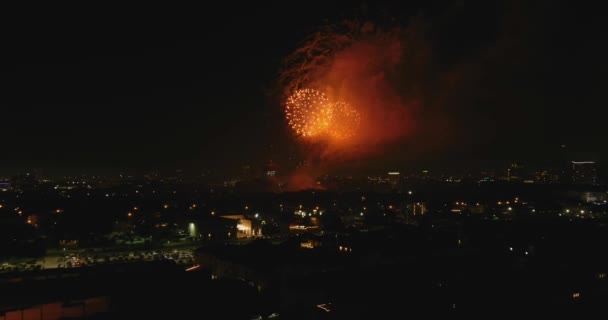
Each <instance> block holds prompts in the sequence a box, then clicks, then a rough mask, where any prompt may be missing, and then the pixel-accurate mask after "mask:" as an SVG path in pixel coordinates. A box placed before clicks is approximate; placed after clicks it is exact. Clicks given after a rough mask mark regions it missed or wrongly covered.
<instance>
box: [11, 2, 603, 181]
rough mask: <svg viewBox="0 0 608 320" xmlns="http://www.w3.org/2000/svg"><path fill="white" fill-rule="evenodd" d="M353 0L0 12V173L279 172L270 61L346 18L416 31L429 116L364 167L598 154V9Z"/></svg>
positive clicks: (277, 112)
mask: <svg viewBox="0 0 608 320" xmlns="http://www.w3.org/2000/svg"><path fill="white" fill-rule="evenodd" d="M364 3H365V2H359V3H356V4H354V5H353V4H350V5H344V4H341V3H332V4H329V5H328V4H324V3H323V2H318V3H315V2H306V3H302V4H300V3H290V2H286V1H282V2H277V3H271V2H268V3H266V4H265V5H261V4H259V3H256V4H248V5H244V6H243V5H237V4H236V3H231V2H226V3H224V4H215V5H214V6H209V7H207V8H196V9H195V8H194V7H192V8H186V7H183V8H182V7H179V8H178V7H173V8H166V7H155V8H150V7H143V6H142V7H135V8H123V7H114V8H96V7H86V8H84V7H83V8H72V7H69V8H58V7H49V8H36V10H33V9H32V8H19V9H14V10H13V11H5V12H4V15H5V16H7V18H3V21H2V28H3V37H2V66H1V68H0V81H1V85H2V95H0V111H1V112H2V116H1V118H0V119H1V121H2V133H3V135H2V137H3V139H2V144H1V150H2V153H1V154H2V156H1V157H0V174H11V173H14V172H17V171H25V170H30V169H32V168H40V169H42V170H43V171H44V172H47V173H57V174H64V173H85V172H90V173H115V172H122V171H125V170H127V171H128V170H131V171H141V172H143V171H147V170H152V169H166V170H174V169H178V168H181V169H186V170H192V171H197V172H201V171H207V170H213V171H219V172H232V171H236V170H238V168H239V167H240V166H242V165H244V164H252V165H254V166H256V165H260V164H262V163H264V162H266V161H268V160H270V159H272V160H274V161H275V162H278V163H280V164H283V166H284V167H289V166H290V165H291V164H293V163H295V162H297V160H298V157H301V154H302V152H303V151H302V148H301V145H299V144H298V143H297V142H296V140H295V139H294V137H293V136H291V135H290V133H289V131H288V128H287V126H286V124H285V121H284V119H283V112H282V109H281V106H280V101H278V99H277V97H276V95H275V94H273V93H274V92H276V90H275V89H276V88H275V86H276V77H277V74H278V72H279V69H280V67H281V61H282V59H283V58H284V57H285V56H286V55H287V54H289V53H290V52H291V51H293V50H294V49H295V48H297V46H298V44H299V43H300V41H302V39H303V38H304V37H305V36H306V35H308V34H310V33H311V32H314V31H315V30H316V28H317V27H319V26H321V25H322V24H324V23H326V22H328V23H333V22H338V21H340V20H342V19H344V18H349V17H353V16H359V17H363V18H366V19H367V18H369V19H373V20H375V21H382V20H387V19H391V18H394V19H396V20H398V21H399V22H401V23H402V24H403V25H407V24H408V23H409V22H410V21H411V20H412V18H411V17H416V18H417V19H418V20H420V21H424V24H425V25H426V26H427V28H425V29H424V31H421V38H423V41H422V42H424V43H425V45H424V50H421V51H423V52H425V54H426V55H427V57H428V59H426V60H425V61H426V63H425V65H424V66H421V68H419V69H420V70H417V71H416V72H417V73H419V74H420V75H421V76H420V78H419V79H420V81H419V85H418V86H419V87H420V88H421V89H420V90H421V91H422V92H424V97H426V98H425V100H426V101H423V102H422V105H423V112H422V114H423V115H422V117H423V118H424V119H427V120H428V121H423V122H422V123H423V126H422V127H423V128H421V129H420V130H417V132H416V133H415V134H414V135H413V136H409V137H407V138H404V139H403V140H402V141H396V142H394V143H392V144H391V145H387V146H386V152H384V153H382V155H376V156H373V157H370V158H368V159H358V160H357V163H359V164H360V165H361V166H362V167H366V168H376V169H379V170H380V169H382V170H384V169H385V168H388V167H390V168H393V167H407V166H427V165H428V166H434V167H440V168H443V167H446V168H448V167H450V168H451V167H458V168H469V167H483V166H486V165H490V164H493V163H496V162H501V161H512V160H513V161H515V160H516V161H531V162H539V163H549V162H551V161H554V160H556V159H560V157H563V155H562V153H563V152H564V151H567V152H569V155H568V156H567V157H585V158H593V159H597V160H603V161H604V162H606V159H608V151H607V150H606V148H605V146H604V143H605V142H604V141H605V137H606V133H605V132H606V131H605V130H606V129H605V119H604V118H603V117H602V115H603V114H604V112H603V109H604V108H605V105H606V102H605V101H606V100H605V99H606V98H605V97H606V94H605V93H606V92H607V89H608V82H607V81H608V80H607V79H608V77H607V76H608V64H607V62H606V57H608V50H607V46H606V45H605V38H606V36H605V35H606V31H607V30H608V28H606V22H605V19H604V17H603V15H604V11H603V10H600V5H599V4H598V5H592V4H590V3H585V4H579V5H576V4H575V2H574V1H573V2H564V1H535V2H534V4H529V3H528V1H509V2H506V1H505V2H502V1H499V2H494V3H491V4H488V3H487V1H454V2H445V1H444V2H427V1H418V2H417V1H411V2H408V4H407V5H403V4H401V5H395V4H394V3H383V4H378V3H376V2H374V5H373V6H368V5H365V4H364ZM370 3H371V1H370ZM429 3H430V4H429ZM295 6H297V7H298V8H295ZM593 6H596V7H595V8H594V7H593ZM416 46H417V44H413V47H415V48H414V49H417V47H416ZM446 79H447V80H446ZM436 115H440V116H436ZM433 119H442V124H441V125H437V126H435V124H434V121H435V120H433ZM438 137H439V138H438ZM427 141H431V142H429V143H427ZM562 145H565V146H566V148H562V147H561V146H562Z"/></svg>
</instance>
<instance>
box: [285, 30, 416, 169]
mask: <svg viewBox="0 0 608 320" xmlns="http://www.w3.org/2000/svg"><path fill="white" fill-rule="evenodd" d="M338 30H340V31H338ZM401 31H403V30H400V29H399V28H396V29H390V30H381V29H380V28H377V27H376V26H374V25H373V24H372V23H369V22H365V23H362V22H359V21H348V22H346V23H345V24H344V25H340V26H335V28H331V27H330V28H326V29H324V30H322V31H320V32H317V33H315V34H314V35H312V36H311V37H309V38H308V39H307V40H306V41H305V42H304V44H303V45H302V46H301V47H300V48H298V49H296V50H295V51H294V52H293V53H292V54H291V55H290V56H288V57H287V59H286V60H285V63H286V68H285V69H284V70H283V71H282V73H281V77H280V81H281V83H280V84H281V85H282V89H283V94H284V97H285V98H286V102H285V111H286V115H287V120H288V123H289V126H290V127H291V128H292V129H293V130H294V131H295V133H296V134H297V135H298V136H300V137H302V138H304V139H306V140H307V141H309V142H313V143H316V144H322V148H323V151H322V152H321V156H322V157H332V158H333V157H334V156H344V155H346V156H348V157H355V156H356V157H359V156H361V155H362V154H365V155H368V154H370V153H373V152H377V151H380V148H381V147H382V145H384V144H386V143H389V142H391V141H394V140H396V139H398V138H401V137H403V136H406V135H409V134H410V133H411V131H412V130H413V123H414V122H413V118H412V116H413V112H414V110H415V109H417V107H418V99H417V98H413V96H412V95H408V96H406V95H404V94H402V90H401V89H402V88H401V84H400V83H399V79H397V78H395V77H394V76H396V75H397V74H396V73H395V72H396V71H397V70H398V69H400V68H401V67H403V66H404V65H405V64H406V63H407V62H409V61H405V59H404V55H405V54H406V53H407V52H406V50H405V49H406V46H405V44H404V41H405V40H404V39H403V38H402V37H401V36H402V35H403V34H402V33H401ZM405 75H406V76H407V74H405Z"/></svg>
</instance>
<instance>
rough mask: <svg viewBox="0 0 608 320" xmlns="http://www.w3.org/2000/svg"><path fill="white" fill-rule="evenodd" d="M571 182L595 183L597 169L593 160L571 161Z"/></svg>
mask: <svg viewBox="0 0 608 320" xmlns="http://www.w3.org/2000/svg"><path fill="white" fill-rule="evenodd" d="M571 170H572V172H571V173H572V183H574V184H585V185H595V184H597V169H596V164H595V162H594V161H572V162H571Z"/></svg>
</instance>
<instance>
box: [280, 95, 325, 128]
mask: <svg viewBox="0 0 608 320" xmlns="http://www.w3.org/2000/svg"><path fill="white" fill-rule="evenodd" d="M285 113H286V116H287V122H288V123H289V126H290V127H291V128H292V129H293V130H294V131H295V132H296V134H298V135H300V136H302V137H307V138H312V137H316V136H320V135H323V134H324V133H325V132H326V131H327V129H328V127H329V126H330V124H331V117H332V114H331V113H332V110H331V106H330V103H329V100H328V99H327V97H326V96H325V94H324V93H323V92H321V91H318V90H314V89H301V90H297V91H296V92H295V93H294V94H292V95H291V96H289V98H287V103H286V104H285Z"/></svg>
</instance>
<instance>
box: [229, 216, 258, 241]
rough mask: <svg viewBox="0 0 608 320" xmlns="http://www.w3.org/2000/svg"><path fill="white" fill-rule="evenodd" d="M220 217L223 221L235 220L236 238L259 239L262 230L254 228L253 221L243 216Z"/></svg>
mask: <svg viewBox="0 0 608 320" xmlns="http://www.w3.org/2000/svg"><path fill="white" fill-rule="evenodd" d="M221 217H222V218H224V219H230V220H236V222H237V223H236V230H237V233H236V237H237V238H247V237H259V236H261V235H262V229H261V228H257V227H255V226H254V225H253V221H251V220H249V219H247V218H245V216H244V215H240V214H236V215H226V216H221Z"/></svg>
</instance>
